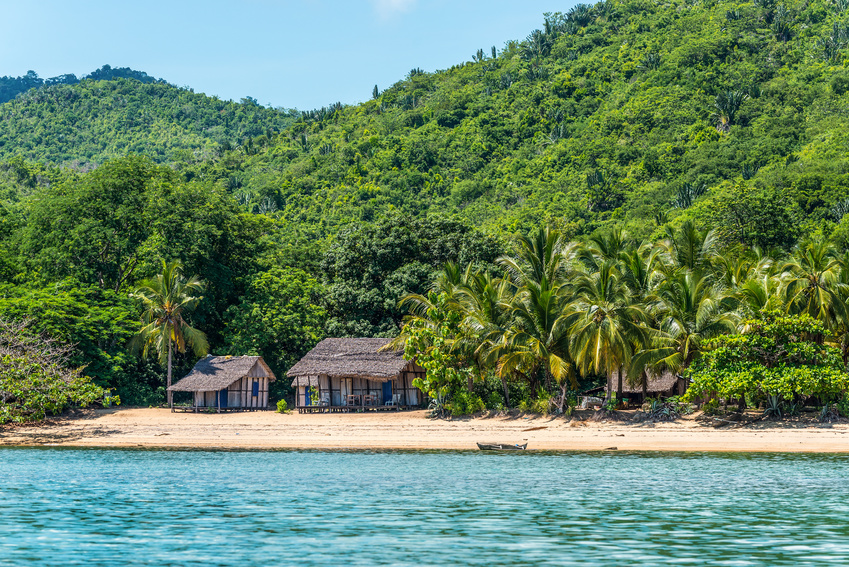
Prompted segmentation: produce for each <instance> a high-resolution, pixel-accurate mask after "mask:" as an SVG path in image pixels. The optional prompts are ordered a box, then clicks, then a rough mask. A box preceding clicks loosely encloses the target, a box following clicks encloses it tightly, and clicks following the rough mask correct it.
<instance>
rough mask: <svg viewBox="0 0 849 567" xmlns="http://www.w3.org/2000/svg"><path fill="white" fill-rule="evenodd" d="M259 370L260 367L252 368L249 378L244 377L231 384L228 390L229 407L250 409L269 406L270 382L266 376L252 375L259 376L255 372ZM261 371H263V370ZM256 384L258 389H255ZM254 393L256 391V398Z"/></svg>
mask: <svg viewBox="0 0 849 567" xmlns="http://www.w3.org/2000/svg"><path fill="white" fill-rule="evenodd" d="M257 368H259V365H256V366H255V367H254V368H252V369H251V372H249V373H248V376H243V377H242V378H240V379H239V380H237V381H235V382H233V383H232V384H230V386H229V387H228V388H227V407H231V408H249V409H250V408H264V407H267V406H268V388H269V386H270V382H269V380H268V378H267V377H266V376H252V375H251V374H258V373H255V372H253V371H254V370H255V369H257ZM259 369H260V370H262V369H261V368H259ZM262 374H264V373H262ZM254 383H256V387H254ZM254 391H256V396H254Z"/></svg>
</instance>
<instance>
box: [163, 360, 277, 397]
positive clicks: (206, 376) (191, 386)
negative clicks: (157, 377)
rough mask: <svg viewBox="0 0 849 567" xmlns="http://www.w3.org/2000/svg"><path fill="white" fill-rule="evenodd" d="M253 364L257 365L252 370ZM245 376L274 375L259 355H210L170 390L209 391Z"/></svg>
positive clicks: (273, 378) (268, 376) (219, 388)
mask: <svg viewBox="0 0 849 567" xmlns="http://www.w3.org/2000/svg"><path fill="white" fill-rule="evenodd" d="M255 366H259V368H257V369H256V370H254V367H255ZM245 376H252V377H256V378H269V379H270V380H275V379H276V377H275V376H274V373H273V372H272V371H271V369H270V368H269V367H268V365H267V364H266V363H265V361H264V360H263V359H262V357H261V356H212V355H209V356H207V357H205V358H201V359H200V360H199V361H198V362H197V364H195V367H194V368H192V371H191V372H189V373H188V374H187V375H186V376H185V377H184V378H183V379H182V380H180V381H179V382H177V383H176V384H174V385H172V386H171V387H170V388H169V390H171V391H172V392H210V391H217V390H223V389H224V388H226V387H228V386H229V385H230V384H232V383H233V382H236V381H237V380H241V379H242V378H244V377H245Z"/></svg>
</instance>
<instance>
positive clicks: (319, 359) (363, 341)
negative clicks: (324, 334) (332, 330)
mask: <svg viewBox="0 0 849 567" xmlns="http://www.w3.org/2000/svg"><path fill="white" fill-rule="evenodd" d="M390 340H391V339H385V338H381V339H372V338H348V339H324V340H323V341H321V342H320V343H318V344H317V345H316V346H315V348H314V349H312V350H311V351H309V352H308V353H307V354H306V356H304V357H303V358H302V359H301V360H299V361H298V362H297V364H295V365H294V366H293V367H292V368H290V369H289V371H288V372H287V373H286V376H288V377H290V378H295V379H296V380H295V383H297V382H298V380H297V378H299V377H308V376H322V375H326V376H333V377H344V378H365V379H367V380H376V381H381V382H385V381H386V380H391V379H392V378H395V377H396V376H398V374H400V373H401V371H403V370H404V368H405V367H406V366H407V365H408V364H409V361H408V360H406V359H404V352H403V351H401V350H386V351H382V352H381V351H380V349H381V348H383V347H385V346H386V345H387V344H389V341H390Z"/></svg>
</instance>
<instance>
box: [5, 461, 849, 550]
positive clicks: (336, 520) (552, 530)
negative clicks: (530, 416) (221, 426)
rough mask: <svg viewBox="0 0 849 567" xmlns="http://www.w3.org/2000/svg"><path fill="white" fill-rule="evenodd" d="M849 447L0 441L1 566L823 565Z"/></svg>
mask: <svg viewBox="0 0 849 567" xmlns="http://www.w3.org/2000/svg"><path fill="white" fill-rule="evenodd" d="M847 472H849V458H847V457H843V456H830V455H825V456H815V455H732V454H728V455H708V454H698V453H692V454H672V455H669V454H648V453H634V454H627V453H624V454H613V455H612V454H605V453H590V454H580V453H561V454H556V453H527V454H518V455H499V454H486V453H477V452H446V453H438V452H366V453H357V452H297V451H294V452H204V451H182V452H181V451H115V450H62V449H0V565H2V566H6V565H14V566H22V565H26V566H29V565H32V566H36V565H71V566H73V565H87V566H99V565H110V566H111V565H117V564H123V565H185V566H193V565H204V566H219V565H220V566H230V565H239V566H253V565H270V564H284V565H285V564H290V563H298V564H301V565H335V564H339V563H342V562H344V563H345V564H348V565H493V564H495V565H564V564H570V565H595V566H598V565H664V564H673V563H674V564H676V565H704V564H711V565H729V566H738V565H745V566H749V565H820V564H826V563H828V564H835V563H845V562H846V561H847V558H849V527H847V523H846V522H845V518H846V515H847V512H849V498H847V497H849V489H847V488H846V486H845V483H844V482H843V479H844V478H845V477H846V475H847Z"/></svg>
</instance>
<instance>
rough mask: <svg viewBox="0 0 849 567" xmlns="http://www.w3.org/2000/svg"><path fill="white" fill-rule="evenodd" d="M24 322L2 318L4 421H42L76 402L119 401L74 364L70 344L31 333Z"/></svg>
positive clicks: (0, 417) (0, 398) (0, 406)
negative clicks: (71, 361)
mask: <svg viewBox="0 0 849 567" xmlns="http://www.w3.org/2000/svg"><path fill="white" fill-rule="evenodd" d="M26 326H27V323H9V322H6V321H2V320H0V424H2V423H8V422H16V423H23V422H27V421H40V420H42V419H44V418H45V417H46V416H48V415H56V414H58V413H61V412H62V411H63V410H65V409H67V408H69V407H73V406H78V407H86V406H88V405H91V404H94V403H104V404H107V405H113V404H114V405H118V404H120V403H121V400H120V399H119V398H118V396H112V395H111V393H110V391H109V390H106V389H104V388H101V387H100V386H97V385H96V384H94V383H92V381H91V378H89V377H88V376H85V375H83V374H82V370H81V369H78V368H73V367H71V365H70V363H69V361H70V358H71V356H72V354H73V351H72V349H71V348H70V347H69V346H67V345H63V344H61V343H58V342H56V341H53V340H51V339H49V338H47V337H40V336H35V335H33V334H30V333H29V332H28V329H27V328H26Z"/></svg>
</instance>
